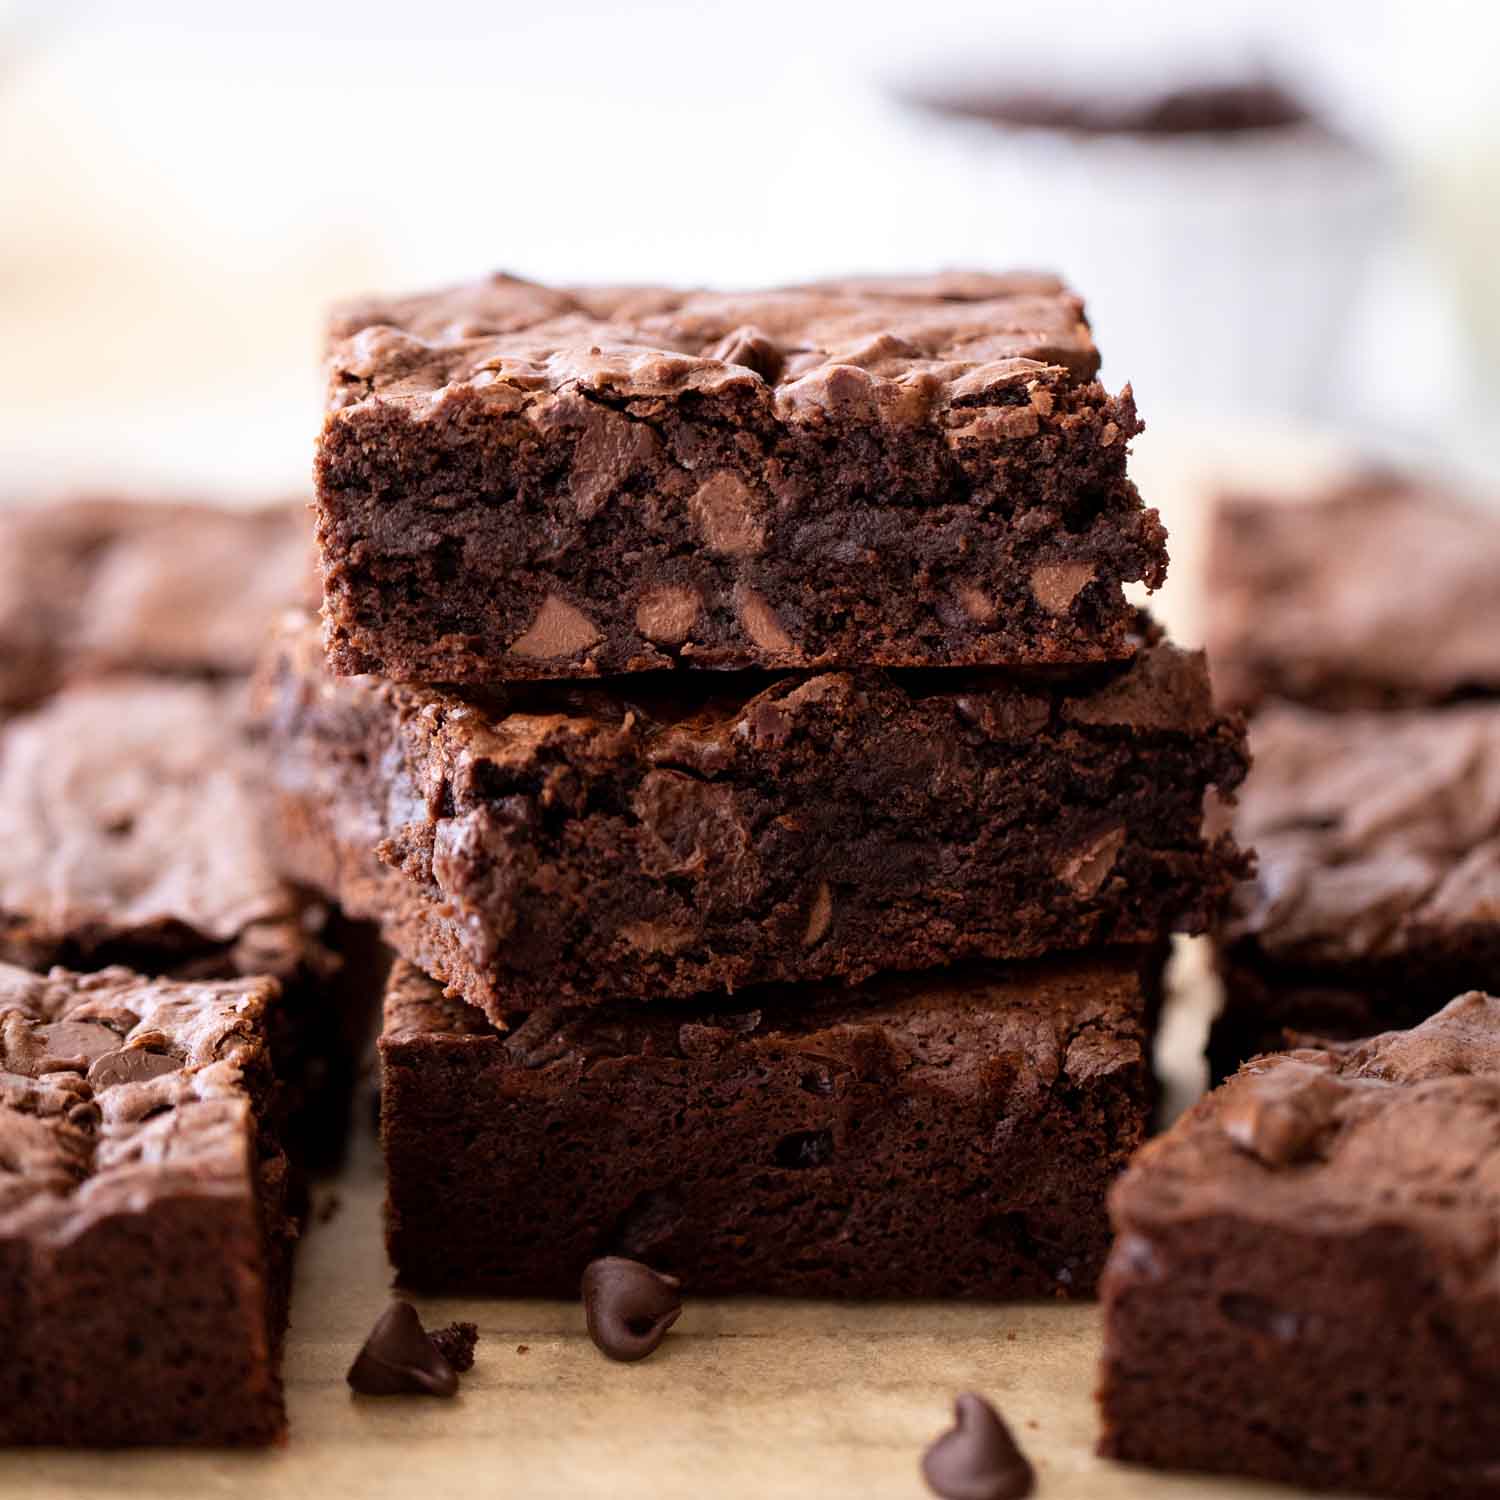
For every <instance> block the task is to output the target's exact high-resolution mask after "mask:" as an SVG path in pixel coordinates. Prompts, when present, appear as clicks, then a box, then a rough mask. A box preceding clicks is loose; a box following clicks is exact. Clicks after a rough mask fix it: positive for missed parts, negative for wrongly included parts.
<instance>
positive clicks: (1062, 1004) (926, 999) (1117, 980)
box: [384, 953, 1142, 1107]
mask: <svg viewBox="0 0 1500 1500" xmlns="http://www.w3.org/2000/svg"><path fill="white" fill-rule="evenodd" d="M1138 967H1139V964H1138V960H1137V959H1136V958H1135V957H1134V956H1133V955H1129V954H1121V953H1105V954H1101V955H1098V956H1095V957H1093V958H1091V959H1086V960H1069V961H1054V962H1051V963H1046V964H1012V965H1010V966H1009V967H1008V968H1005V969H998V968H985V967H982V966H971V967H969V968H964V969H958V970H954V971H951V972H948V973H944V974H941V975H915V976H908V975H900V976H890V977H887V978H883V979H879V980H872V981H868V982H866V983H864V984H862V985H857V986H854V987H852V988H851V987H848V986H844V985H811V986H798V987H796V988H791V987H788V986H784V985H783V986H771V987H766V988H762V989H756V990H747V991H743V992H741V993H738V994H736V995H734V996H733V997H732V998H725V999H715V1000H712V1001H704V1002H686V1003H683V1004H673V1005H670V1006H658V1007H650V1006H584V1007H571V1008H570V1007H564V1006H559V1007H556V1008H553V1009H546V1010H536V1011H533V1012H531V1013H530V1014H529V1015H524V1016H518V1017H517V1018H516V1020H515V1024H514V1026H513V1027H512V1028H511V1029H510V1030H509V1031H507V1032H505V1033H504V1034H501V1033H498V1032H496V1031H495V1030H494V1029H493V1028H492V1027H491V1026H490V1024H489V1022H488V1021H487V1020H486V1019H485V1017H484V1015H483V1014H482V1013H480V1012H479V1011H477V1010H475V1009H473V1008H472V1007H471V1006H468V1005H465V1004H464V1003H463V1002H462V1001H461V1000H451V999H447V998H445V997H444V994H443V990H442V986H441V985H439V984H437V983H436V982H435V981H433V980H431V979H429V978H428V977H427V976H426V975H425V974H423V973H422V972H421V971H420V970H419V969H417V968H415V967H414V966H413V965H411V964H408V963H405V962H398V963H397V964H396V966H395V968H394V970H393V971H392V974H391V978H390V981H389V983H388V985H387V988H386V999H385V1029H384V1041H385V1042H386V1044H387V1045H391V1044H397V1045H399V1044H404V1043H424V1042H432V1043H437V1044H446V1045H449V1046H455V1047H461V1046H464V1045H466V1044H472V1045H483V1046H487V1047H498V1048H499V1049H500V1050H501V1052H502V1053H503V1055H504V1058H505V1061H506V1063H507V1064H508V1065H510V1066H514V1067H517V1068H525V1069H530V1070H546V1071H548V1072H550V1073H552V1074H554V1075H555V1076H556V1077H557V1078H558V1079H559V1081H560V1082H563V1083H569V1082H573V1081H576V1080H582V1079H585V1078H595V1077H597V1078H599V1079H601V1080H602V1081H606V1082H607V1081H609V1080H611V1079H612V1078H614V1077H618V1076H620V1074H621V1072H622V1070H625V1069H628V1068H632V1067H634V1068H639V1069H642V1070H650V1069H651V1068H653V1067H655V1068H658V1069H660V1070H661V1071H662V1072H663V1075H664V1076H665V1077H670V1076H671V1075H672V1074H674V1073H675V1072H676V1071H678V1068H679V1065H682V1064H685V1063H689V1062H693V1061H699V1062H702V1061H707V1060H712V1059H714V1058H718V1057H728V1056H729V1055H730V1054H732V1053H739V1054H741V1056H743V1055H744V1054H746V1053H751V1054H764V1055H767V1056H768V1057H769V1056H771V1055H781V1054H784V1053H785V1052H787V1051H792V1052H795V1053H796V1054H798V1055H799V1056H801V1057H803V1058H804V1059H806V1060H809V1061H814V1062H816V1063H817V1064H818V1066H819V1068H820V1069H821V1073H820V1075H819V1076H825V1075H826V1079H828V1080H831V1079H832V1078H833V1077H834V1076H836V1075H852V1076H853V1077H855V1078H856V1079H858V1080H871V1079H875V1080H881V1079H888V1080H892V1081H894V1080H896V1079H898V1078H904V1079H906V1080H908V1081H911V1082H921V1083H925V1084H927V1085H929V1086H933V1087H940V1088H944V1089H951V1090H952V1091H954V1092H956V1093H974V1092H976V1091H980V1092H984V1093H990V1092H995V1093H1000V1094H1005V1095H1007V1096H1008V1097H1010V1098H1011V1100H1012V1102H1013V1104H1014V1105H1015V1106H1016V1107H1019V1106H1020V1105H1021V1103H1022V1102H1023V1101H1024V1102H1025V1103H1026V1104H1028V1105H1030V1106H1031V1107H1035V1106H1036V1104H1037V1103H1038V1102H1040V1101H1041V1100H1042V1098H1043V1096H1044V1095H1045V1093H1046V1091H1047V1090H1052V1089H1056V1090H1059V1091H1065V1090H1068V1089H1074V1088H1079V1087H1085V1086H1087V1085H1089V1084H1090V1083H1092V1082H1095V1081H1097V1080H1100V1079H1102V1078H1105V1077H1107V1076H1109V1075H1111V1074H1114V1073H1117V1072H1119V1071H1121V1070H1122V1069H1128V1068H1133V1067H1137V1066H1139V1065H1140V1064H1141V1060H1142V1026H1141V1014H1142V1002H1141V990H1140V983H1139V976H1138Z"/></svg>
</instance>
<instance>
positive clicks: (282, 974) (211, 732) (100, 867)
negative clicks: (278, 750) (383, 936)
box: [0, 676, 374, 1159]
mask: <svg viewBox="0 0 1500 1500" xmlns="http://www.w3.org/2000/svg"><path fill="white" fill-rule="evenodd" d="M244 693H245V688H244V684H243V683H242V682H241V683H210V682H197V681H176V680H172V679H168V678H145V677H123V676H122V677H115V678H110V679H108V680H102V681H99V682H97V683H93V684H87V685H79V686H76V687H70V688H66V689H64V690H63V691H61V692H59V693H58V694H56V695H55V696H54V697H52V698H51V699H49V700H48V701H47V702H46V703H45V704H44V705H43V706H42V707H40V708H38V709H35V710H33V711H31V712H29V713H25V714H20V715H17V716H16V717H14V718H12V719H10V720H8V721H7V722H6V723H4V724H3V725H0V809H3V812H0V961H4V962H8V963H13V964H19V965H22V966H24V967H26V968H30V969H35V970H44V969H47V968H49V967H51V966H52V965H55V964H61V965H65V966H66V967H68V968H72V969H102V968H105V967H108V966H110V965H114V964H123V965H125V966H127V967H129V968H132V969H135V970H137V971H139V972H142V973H147V974H170V975H174V976H176V977H178V978H189V977H191V978H214V979H227V978H234V977H241V976H247V975H260V974H266V975H271V976H274V977H275V978H276V979H277V980H278V981H280V983H281V984H282V985H283V986H284V988H285V992H286V994H285V1000H284V1003H283V1004H282V1005H280V1006H278V1008H277V1011H276V1016H275V1025H276V1028H277V1035H276V1037H275V1042H276V1051H277V1056H278V1059H279V1062H280V1064H281V1065H282V1066H283V1071H284V1077H285V1080H286V1083H287V1087H288V1098H287V1104H288V1108H289V1109H290V1110H291V1112H292V1113H293V1114H294V1115H295V1116H296V1118H297V1120H298V1121H300V1122H301V1123H300V1124H293V1125H289V1127H288V1128H289V1129H290V1130H292V1131H293V1133H294V1134H295V1135H296V1136H297V1138H298V1141H299V1144H301V1145H305V1146H306V1147H307V1148H308V1150H309V1153H310V1155H311V1156H312V1157H313V1158H315V1159H318V1158H327V1157H328V1156H330V1155H336V1154H337V1145H338V1142H339V1141H340V1139H341V1138H342V1132H343V1123H344V1115H343V1110H344V1106H345V1104H346V1103H347V1095H348V1090H349V1087H350V1085H351V1083H352V1069H353V1059H354V1055H355V1045H356V1039H357V1038H358V1037H359V1036H361V1035H362V1034H363V1032H364V1030H365V1028H366V1026H367V1023H368V1019H369V1017H370V1013H371V1011H373V1009H374V1004H373V996H372V995H370V994H364V995H361V994H359V993H358V992H357V987H356V986H355V985H353V984H350V985H344V984H342V983H341V982H340V969H341V964H340V959H339V956H338V952H337V951H336V950H337V949H339V948H342V947H344V946H346V944H347V945H349V946H351V947H353V946H356V945H357V944H356V940H357V938H358V936H359V934H358V933H357V932H356V931H355V930H354V929H353V928H352V926H351V924H348V923H347V922H345V921H343V920H342V919H341V918H338V917H336V916H335V915H333V914H332V913H330V911H329V909H328V907H327V906H326V904H325V903H323V902H322V901H320V900H318V899H317V898H315V897H313V896H311V895H309V894H307V893H306V892H303V891H299V890H297V889H296V888H294V887H293V886H291V885H289V884H288V883H287V882H286V881H284V880H283V879H282V878H281V877H280V876H279V875H278V874H276V872H275V871H274V869H273V868H272V865H271V860H270V858H269V855H268V852H267V850H266V848H265V842H264V828H263V818H262V813H261V808H260V805H259V801H258V797H257V794H256V792H255V789H254V785H253V782H254V780H255V778H256V776H257V775H258V772H257V771H256V769H255V768H254V766H253V764H252V761H251V756H250V751H249V747H248V745H247V743H246V741H245V738H244V723H243V721H244ZM366 946H368V945H366ZM351 977H352V976H351Z"/></svg>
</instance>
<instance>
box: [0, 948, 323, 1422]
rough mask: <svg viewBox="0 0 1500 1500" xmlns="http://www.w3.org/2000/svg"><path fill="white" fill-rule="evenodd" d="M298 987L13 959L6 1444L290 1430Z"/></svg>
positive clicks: (1, 971)
mask: <svg viewBox="0 0 1500 1500" xmlns="http://www.w3.org/2000/svg"><path fill="white" fill-rule="evenodd" d="M276 995H277V986H276V982H275V981H274V980H271V979H236V980H226V981H221V982H217V983H213V982H195V983H179V982H171V981H165V980H154V979H145V978H142V977H140V976H138V975H135V974H132V973H130V972H129V971H128V970H125V969H119V968H115V969H106V970H103V971H101V972H99V973H94V974H71V973H68V972H66V971H65V970H62V969H55V970H53V971H52V972H51V973H50V974H48V975H46V976H42V975H38V974H32V973H28V972H26V971H24V970H21V969H16V968H13V967H11V966H10V965H6V964H0V1335H3V1341H4V1347H5V1358H4V1359H3V1360H0V1442H5V1443H45V1444H68V1445H85V1446H113V1445H117V1444H154V1443H215V1444H218V1443H234V1444H240V1443H268V1442H271V1441H273V1440H274V1439H275V1438H277V1437H278V1436H279V1435H280V1434H281V1432H282V1430H283V1428H284V1425H285V1418H284V1414H283V1410H282V1399H281V1386H280V1381H279V1379H278V1376H277V1368H276V1367H277V1363H278V1360H279V1357H280V1346H281V1337H282V1330H283V1328H284V1327H285V1321H286V1295H287V1273H288V1260H289V1249H290V1244H291V1239H292V1237H293V1236H294V1235H295V1226H294V1225H293V1224H292V1223H291V1222H290V1220H289V1219H288V1218H287V1201H286V1198H287V1182H288V1176H287V1166H286V1159H285V1157H284V1156H283V1154H282V1152H281V1149H280V1146H279V1144H278V1142H277V1140H276V1137H275V1134H274V1129H273V1126H272V1119H273V1114H274V1111H273V1110H272V1108H271V1098H272V1094H273V1090H274V1079H273V1077H272V1074H271V1069H270V1060H269V1057H268V1053H267V1046H266V1022H267V1015H268V1011H269V1009H270V1008H271V1006H272V1005H273V1004H274V1003H275V1002H276ZM127 1372H128V1384H129V1388H128V1392H126V1391H123V1390H122V1387H121V1379H122V1376H125V1375H126V1374H127Z"/></svg>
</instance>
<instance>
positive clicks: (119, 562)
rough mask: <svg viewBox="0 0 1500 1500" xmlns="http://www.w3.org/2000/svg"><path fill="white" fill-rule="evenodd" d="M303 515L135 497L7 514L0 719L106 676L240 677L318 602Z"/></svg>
mask: <svg viewBox="0 0 1500 1500" xmlns="http://www.w3.org/2000/svg"><path fill="white" fill-rule="evenodd" d="M309 533H310V521H309V517H308V512H307V507H306V506H305V505H303V504H301V503H298V502H288V503H285V504H282V505H274V506H266V507H261V508H258V509H244V510H235V509H230V508H220V507H216V506H209V505H189V504H167V503H163V504H153V503H150V502H146V501H132V500H75V501H71V502H67V503H63V504H58V505H35V506H17V507H14V508H5V509H0V713H3V712H6V711H12V710H15V709H18V708H24V707H26V706H27V705H29V704H34V703H37V702H40V700H41V699H42V698H44V697H45V696H46V695H47V694H48V693H50V692H52V691H53V690H54V689H55V688H57V687H58V686H59V685H60V684H61V683H63V682H65V681H70V680H74V679H76V678H79V677H85V676H92V675H96V674H100V673H109V672H120V671H125V672H151V673H161V674H170V675H177V676H193V677H226V676H243V675H244V674H246V673H248V672H249V670H250V667H251V665H252V663H253V661H254V658H255V653H256V651H257V649H258V647H259V644H260V640H261V637H262V635H263V634H264V632H265V629H266V626H267V623H268V622H269V621H270V620H271V618H272V617H273V616H274V615H275V614H276V613H277V611H278V610H280V609H282V608H285V607H286V606H287V605H289V604H294V603H301V602H306V601H308V600H309V599H314V600H315V599H316V597H317V593H318V583H317V578H316V569H315V566H314V562H313V557H312V551H311V543H310V540H309Z"/></svg>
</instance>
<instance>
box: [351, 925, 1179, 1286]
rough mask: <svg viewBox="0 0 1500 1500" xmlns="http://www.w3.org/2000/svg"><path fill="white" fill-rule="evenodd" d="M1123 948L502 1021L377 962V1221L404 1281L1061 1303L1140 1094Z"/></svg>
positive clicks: (1139, 958)
mask: <svg viewBox="0 0 1500 1500" xmlns="http://www.w3.org/2000/svg"><path fill="white" fill-rule="evenodd" d="M1146 962H1149V959H1148V956H1147V955H1146V954H1144V953H1129V952H1120V951H1113V952H1094V953H1090V954H1087V955H1083V956H1079V957H1074V958H1061V959H1055V960H1050V961H1046V962H1041V963H1032V964H1015V965H1010V966H1005V967H978V968H975V967H965V968H955V969H952V970H947V971H944V972H942V973H933V974H924V975H918V976H909V977H886V978H883V979H878V980H869V981H866V982H865V983H863V984H858V985H853V986H846V985H838V984H835V985H813V986H805V987H800V988H795V989H789V988H786V987H773V988H768V989H757V990H745V991H742V992H739V993H736V994H734V995H717V996H709V997H703V998H701V999H699V1000H696V1001H694V1002H691V1003H689V1004H685V1005H684V1004H677V1005H667V1006H662V1005H628V1006H620V1005H604V1006H592V1007H577V1006H574V1007H572V1008H568V1007H566V1006H561V1005H549V1006H546V1007H544V1008H541V1009H537V1010H535V1011H533V1012H531V1013H530V1014H529V1015H525V1016H518V1017H516V1018H515V1023H514V1025H513V1026H512V1027H511V1029H510V1030H509V1031H504V1032H502V1031H497V1030H496V1029H494V1028H493V1027H492V1026H490V1025H489V1024H488V1023H487V1022H486V1021H485V1019H484V1017H483V1016H482V1015H481V1014H480V1013H479V1012H478V1011H477V1010H474V1009H472V1008H471V1007H469V1006H467V1005H465V1004H463V1003H462V1001H459V1000H456V999H449V998H446V997H445V996H444V994H443V988H442V986H441V985H440V984H438V983H436V982H435V981H433V980H431V979H429V978H428V977H427V976H426V975H425V974H423V973H421V972H420V971H419V970H417V969H415V968H413V967H411V966H409V965H407V964H398V965H397V966H396V969H395V971H394V973H393V975H392V978H391V984H390V988H389V990H388V991H387V994H386V1004H385V1031H384V1035H383V1036H382V1038H381V1043H380V1051H381V1069H382V1097H383V1107H382V1118H381V1130H382V1135H383V1139H384V1144H385V1154H386V1164H387V1171H388V1177H387V1190H388V1212H387V1221H386V1222H387V1232H388V1239H389V1247H390V1255H391V1260H392V1263H393V1264H394V1265H395V1267H396V1273H397V1276H398V1278H399V1280H400V1281H401V1282H403V1283H404V1284H406V1285H409V1286H412V1287H415V1288H419V1289H421V1290H423V1291H428V1292H441V1293H456V1292H477V1293H483V1294H486V1295H495V1296H511V1297H514V1296H570V1295H573V1294H574V1293H575V1292H576V1288H577V1284H578V1277H579V1276H580V1274H581V1273H582V1271H583V1268H584V1267H585V1266H586V1265H587V1264H588V1262H589V1261H590V1260H592V1259H593V1258H594V1257H596V1256H599V1255H609V1254H618V1255H628V1256H635V1257H639V1258H641V1259H644V1260H647V1261H649V1262H650V1264H651V1265H652V1266H654V1267H655V1268H656V1269H658V1270H662V1271H670V1272H675V1273H678V1274H681V1275H682V1276H684V1277H685V1278H690V1285H691V1287H692V1289H693V1290H694V1292H695V1293H702V1294H704V1295H723V1294H735V1293H761V1294H772V1295H777V1296H814V1297H881V1296H884V1297H986V1298H1002V1297H1003V1298H1017V1297H1047V1296H1087V1295H1089V1294H1090V1293H1091V1291H1092V1289H1093V1285H1094V1282H1095V1280H1096V1278H1097V1276H1098V1274H1099V1270H1100V1267H1101V1266H1102V1265H1103V1261H1104V1256H1105V1253H1106V1251H1107V1249H1108V1246H1109V1226H1108V1220H1107V1216H1106V1213H1105V1192H1106V1189H1107V1188H1108V1186H1109V1184H1110V1182H1111V1181H1112V1180H1113V1179H1114V1177H1115V1176H1116V1175H1117V1174H1118V1173H1119V1171H1120V1170H1121V1168H1122V1167H1123V1166H1124V1164H1125V1162H1126V1161H1127V1159H1128V1158H1129V1156H1130V1153H1131V1152H1132V1151H1133V1150H1134V1149H1135V1148H1136V1147H1137V1146H1138V1145H1139V1144H1140V1143H1141V1142H1142V1141H1143V1140H1144V1138H1145V1134H1146V1129H1147V1125H1148V1123H1149V1119H1150V1112H1151V1104H1152V1100H1153V1097H1154V1090H1153V1088H1152V1085H1151V1069H1150V1062H1149V1052H1148V1047H1149V1039H1148V1035H1149V1024H1150V1002H1149V999H1148V996H1147V985H1146V984H1144V983H1143V980H1142V974H1141V968H1142V965H1143V963H1146Z"/></svg>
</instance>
